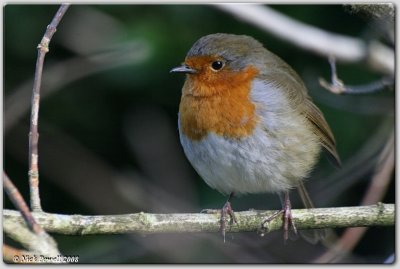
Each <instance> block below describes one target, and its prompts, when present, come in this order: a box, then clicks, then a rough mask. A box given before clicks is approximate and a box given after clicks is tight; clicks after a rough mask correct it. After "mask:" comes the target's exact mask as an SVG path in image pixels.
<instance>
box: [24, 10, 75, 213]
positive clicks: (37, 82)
mask: <svg viewBox="0 0 400 269" xmlns="http://www.w3.org/2000/svg"><path fill="white" fill-rule="evenodd" d="M68 7H69V4H62V5H61V7H60V8H59V9H58V11H57V13H56V15H55V16H54V18H53V20H52V21H51V23H50V24H49V25H48V26H47V29H46V32H45V34H44V36H43V38H42V40H41V41H40V43H39V45H38V47H37V49H38V58H37V61H36V70H35V77H34V81H33V91H32V101H31V106H32V110H31V126H30V132H29V173H28V174H29V186H30V198H31V209H32V211H42V207H41V204H40V195H39V167H38V158H39V154H38V142H39V132H38V119H39V101H40V86H41V82H42V73H43V63H44V58H45V56H46V53H47V52H48V51H49V43H50V40H51V38H52V37H53V35H54V33H55V32H56V29H57V26H58V24H59V23H60V21H61V19H62V17H63V16H64V14H65V12H66V11H67V9H68Z"/></svg>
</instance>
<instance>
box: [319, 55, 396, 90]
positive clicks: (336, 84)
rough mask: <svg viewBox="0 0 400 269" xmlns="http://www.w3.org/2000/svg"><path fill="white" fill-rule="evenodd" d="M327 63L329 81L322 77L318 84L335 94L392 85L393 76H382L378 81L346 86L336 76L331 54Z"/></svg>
mask: <svg viewBox="0 0 400 269" xmlns="http://www.w3.org/2000/svg"><path fill="white" fill-rule="evenodd" d="M329 64H330V66H331V73H332V75H331V83H329V82H327V81H326V80H324V79H323V78H320V79H319V84H320V85H321V86H322V87H324V88H325V89H327V90H328V91H330V92H332V93H335V94H342V93H345V94H366V93H373V92H377V91H381V90H383V89H385V88H386V87H387V86H390V85H393V83H394V79H393V77H384V78H382V79H380V80H378V81H374V82H371V83H369V84H366V85H360V86H346V85H345V84H344V83H343V81H342V80H340V79H339V78H338V75H337V71H336V61H335V58H334V57H333V56H331V57H329Z"/></svg>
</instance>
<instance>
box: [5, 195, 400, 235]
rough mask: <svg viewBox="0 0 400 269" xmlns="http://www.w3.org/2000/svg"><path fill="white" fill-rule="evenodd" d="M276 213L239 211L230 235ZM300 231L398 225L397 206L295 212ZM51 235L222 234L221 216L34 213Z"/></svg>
mask: <svg viewBox="0 0 400 269" xmlns="http://www.w3.org/2000/svg"><path fill="white" fill-rule="evenodd" d="M275 212H276V211H256V210H250V211H242V212H236V213H235V215H236V218H237V221H238V222H237V223H235V224H233V225H230V224H229V223H227V227H228V229H227V232H255V231H260V228H261V223H262V221H263V220H264V219H266V218H267V217H268V216H270V215H272V214H274V213H275ZM292 214H293V220H294V221H295V222H296V226H297V228H298V229H322V228H343V227H361V226H362V227H364V226H392V225H394V220H395V215H394V205H393V204H382V203H378V204H376V205H371V206H358V207H337V208H314V209H293V210H292ZM33 215H34V217H35V219H36V220H37V221H38V223H39V224H40V225H41V226H42V227H43V228H44V229H45V230H46V231H48V232H52V233H59V234H68V235H89V234H125V233H139V234H150V233H173V232H175V233H191V232H192V233H193V232H219V229H220V214H219V213H216V214H201V213H197V214H193V213H192V214H191V213H188V214H150V213H143V212H141V213H135V214H125V215H103V216H101V215H97V216H82V215H61V214H51V213H45V212H36V213H33ZM3 217H4V220H7V221H9V222H11V223H20V222H23V220H22V218H21V215H20V213H19V212H18V211H13V210H3ZM266 228H267V229H268V232H271V231H276V230H280V229H282V219H281V218H275V219H274V220H272V221H271V222H270V223H269V224H268V226H267V227H266Z"/></svg>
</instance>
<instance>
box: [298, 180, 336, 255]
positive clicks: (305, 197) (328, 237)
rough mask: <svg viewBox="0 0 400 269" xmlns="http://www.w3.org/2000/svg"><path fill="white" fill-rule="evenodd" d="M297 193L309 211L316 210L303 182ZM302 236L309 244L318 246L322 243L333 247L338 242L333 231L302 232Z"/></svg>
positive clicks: (314, 230)
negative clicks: (317, 244)
mask: <svg viewBox="0 0 400 269" xmlns="http://www.w3.org/2000/svg"><path fill="white" fill-rule="evenodd" d="M297 191H298V193H299V195H300V198H301V200H302V202H303V204H304V207H305V208H307V209H311V208H315V206H314V203H313V202H312V200H311V198H310V195H309V194H308V191H307V189H306V187H305V186H304V184H303V182H301V183H300V185H299V186H298V187H297ZM300 235H301V236H302V237H303V238H304V239H305V240H306V241H308V242H310V243H312V244H316V243H318V242H321V243H322V244H323V245H325V246H326V247H331V246H333V244H334V243H335V242H336V241H337V235H336V233H335V232H334V231H333V229H328V228H326V229H313V230H301V231H300Z"/></svg>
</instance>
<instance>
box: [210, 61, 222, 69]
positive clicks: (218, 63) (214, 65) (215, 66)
mask: <svg viewBox="0 0 400 269" xmlns="http://www.w3.org/2000/svg"><path fill="white" fill-rule="evenodd" d="M222 67H224V62H222V61H215V62H212V63H211V68H212V69H213V70H214V71H218V70H220V69H221V68H222Z"/></svg>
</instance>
